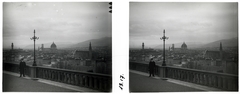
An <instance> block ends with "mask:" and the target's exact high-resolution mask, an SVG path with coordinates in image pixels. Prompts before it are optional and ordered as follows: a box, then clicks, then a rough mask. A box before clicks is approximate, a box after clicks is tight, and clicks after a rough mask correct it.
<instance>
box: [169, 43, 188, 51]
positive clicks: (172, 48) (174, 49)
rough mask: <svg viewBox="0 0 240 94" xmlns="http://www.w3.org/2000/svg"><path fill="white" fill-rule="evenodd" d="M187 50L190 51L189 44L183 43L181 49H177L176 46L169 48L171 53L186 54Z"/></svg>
mask: <svg viewBox="0 0 240 94" xmlns="http://www.w3.org/2000/svg"><path fill="white" fill-rule="evenodd" d="M187 49H188V48H187V44H186V43H185V42H183V44H182V45H181V48H175V47H174V44H172V47H169V51H171V52H180V53H185V52H186V51H187Z"/></svg>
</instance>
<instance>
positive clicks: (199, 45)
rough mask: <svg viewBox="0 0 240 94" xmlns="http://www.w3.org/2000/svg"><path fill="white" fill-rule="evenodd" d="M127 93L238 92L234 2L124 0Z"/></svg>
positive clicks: (236, 12) (236, 24) (235, 6)
mask: <svg viewBox="0 0 240 94" xmlns="http://www.w3.org/2000/svg"><path fill="white" fill-rule="evenodd" d="M129 6H130V8H129V9H130V10H129V15H130V17H129V90H130V92H202V91H203V92H205V91H217V92H219V91H224V92H226V91H234V92H237V91H238V66H239V65H238V2H130V4H129Z"/></svg>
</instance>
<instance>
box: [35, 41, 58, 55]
mask: <svg viewBox="0 0 240 94" xmlns="http://www.w3.org/2000/svg"><path fill="white" fill-rule="evenodd" d="M38 50H39V51H40V52H43V53H57V45H56V44H55V43H54V42H53V43H52V44H51V46H50V48H44V44H42V47H41V48H39V49H38Z"/></svg>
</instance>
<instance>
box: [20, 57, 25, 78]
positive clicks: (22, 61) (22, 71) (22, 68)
mask: <svg viewBox="0 0 240 94" xmlns="http://www.w3.org/2000/svg"><path fill="white" fill-rule="evenodd" d="M25 68H26V63H25V62H24V58H22V59H21V60H20V64H19V71H20V77H22V76H23V77H25V74H24V69H25Z"/></svg>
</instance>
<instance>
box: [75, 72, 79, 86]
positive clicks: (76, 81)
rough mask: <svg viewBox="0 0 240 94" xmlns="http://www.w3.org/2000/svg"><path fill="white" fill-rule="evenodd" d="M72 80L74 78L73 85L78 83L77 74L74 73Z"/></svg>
mask: <svg viewBox="0 0 240 94" xmlns="http://www.w3.org/2000/svg"><path fill="white" fill-rule="evenodd" d="M74 80H75V83H74V84H75V85H79V81H78V74H75V75H74Z"/></svg>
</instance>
